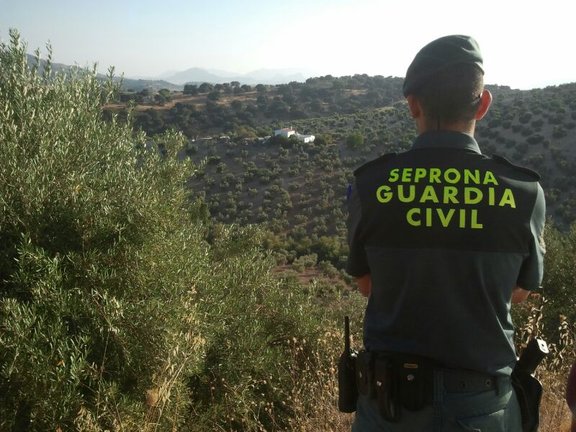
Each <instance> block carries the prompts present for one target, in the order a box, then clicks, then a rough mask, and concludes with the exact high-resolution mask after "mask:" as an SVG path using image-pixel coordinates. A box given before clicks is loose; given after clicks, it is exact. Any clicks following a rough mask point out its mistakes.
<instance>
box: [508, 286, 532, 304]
mask: <svg viewBox="0 0 576 432" xmlns="http://www.w3.org/2000/svg"><path fill="white" fill-rule="evenodd" d="M529 296H530V291H529V290H525V289H524V288H520V287H519V286H517V287H516V288H514V289H513V290H512V303H522V302H523V301H525V300H526V299H527V298H528V297H529Z"/></svg>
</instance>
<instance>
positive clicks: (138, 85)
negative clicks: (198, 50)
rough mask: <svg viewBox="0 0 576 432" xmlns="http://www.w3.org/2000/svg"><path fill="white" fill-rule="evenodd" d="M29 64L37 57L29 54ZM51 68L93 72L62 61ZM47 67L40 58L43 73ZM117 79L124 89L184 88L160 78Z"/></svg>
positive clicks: (56, 71)
mask: <svg viewBox="0 0 576 432" xmlns="http://www.w3.org/2000/svg"><path fill="white" fill-rule="evenodd" d="M28 64H29V65H34V64H36V57H35V56H33V55H30V54H28ZM50 66H51V68H52V71H53V72H55V73H60V72H63V73H69V72H71V71H72V70H74V69H76V70H89V71H90V72H91V70H90V69H89V68H83V67H80V66H70V65H66V64H62V63H51V65H50ZM45 67H46V60H44V59H40V65H39V68H38V70H39V72H40V73H42V72H43V71H44V68H45ZM98 78H100V79H102V80H104V79H106V75H104V74H98ZM114 79H115V81H122V90H125V91H127V90H130V91H135V92H138V91H141V90H143V89H149V90H160V89H164V88H165V89H168V90H174V91H180V90H182V86H181V85H178V84H173V83H171V82H168V81H165V80H160V79H150V80H148V79H133V78H126V77H119V76H116V77H114Z"/></svg>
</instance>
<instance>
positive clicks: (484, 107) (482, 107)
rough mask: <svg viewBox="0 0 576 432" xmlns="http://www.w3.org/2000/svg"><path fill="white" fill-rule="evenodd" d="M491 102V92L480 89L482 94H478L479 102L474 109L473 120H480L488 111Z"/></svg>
mask: <svg viewBox="0 0 576 432" xmlns="http://www.w3.org/2000/svg"><path fill="white" fill-rule="evenodd" d="M491 104H492V93H490V91H489V90H486V89H485V90H483V91H482V94H481V95H480V104H479V105H478V109H477V110H476V115H475V116H474V120H481V119H482V118H483V117H484V116H485V115H486V113H487V112H488V109H489V108H490V105H491Z"/></svg>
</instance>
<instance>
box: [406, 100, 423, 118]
mask: <svg viewBox="0 0 576 432" xmlns="http://www.w3.org/2000/svg"><path fill="white" fill-rule="evenodd" d="M406 100H407V101H408V108H409V109H410V114H411V115H412V118H415V119H417V118H419V117H420V116H421V115H422V107H421V106H420V102H419V101H418V99H416V98H415V97H414V95H408V96H406Z"/></svg>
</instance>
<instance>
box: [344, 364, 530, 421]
mask: <svg viewBox="0 0 576 432" xmlns="http://www.w3.org/2000/svg"><path fill="white" fill-rule="evenodd" d="M433 379H434V395H433V402H432V403H431V404H429V405H427V406H425V407H424V408H423V409H421V410H418V411H409V410H406V409H405V408H402V412H401V417H400V420H399V421H398V422H396V423H392V422H388V421H386V420H384V418H382V416H381V415H380V412H379V407H378V405H377V402H376V399H371V398H369V397H368V396H366V395H362V394H361V395H360V396H359V398H358V403H357V408H356V417H355V419H354V423H353V424H352V432H522V423H521V417H520V406H519V405H518V400H517V399H516V395H515V393H514V390H513V388H512V384H511V382H510V380H509V379H507V378H506V377H503V379H502V380H498V385H497V386H496V388H495V389H491V390H483V391H476V392H462V391H457V392H456V391H448V390H447V389H446V388H445V385H444V372H443V371H442V370H441V369H439V370H435V371H434V378H433Z"/></svg>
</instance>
